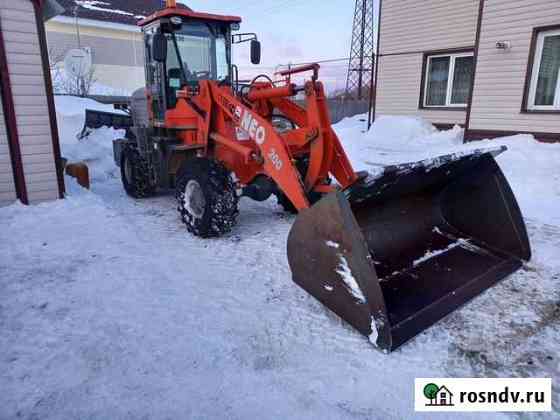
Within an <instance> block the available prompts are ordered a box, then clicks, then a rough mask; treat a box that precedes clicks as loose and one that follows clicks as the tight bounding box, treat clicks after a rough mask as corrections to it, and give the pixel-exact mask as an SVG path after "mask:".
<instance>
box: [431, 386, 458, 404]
mask: <svg viewBox="0 0 560 420" xmlns="http://www.w3.org/2000/svg"><path fill="white" fill-rule="evenodd" d="M424 396H425V397H426V398H427V399H428V402H427V403H426V404H425V405H426V407H453V406H454V405H455V404H453V393H452V392H451V391H450V390H449V389H447V387H446V386H445V385H442V386H438V385H436V384H434V383H429V384H428V385H426V386H425V387H424Z"/></svg>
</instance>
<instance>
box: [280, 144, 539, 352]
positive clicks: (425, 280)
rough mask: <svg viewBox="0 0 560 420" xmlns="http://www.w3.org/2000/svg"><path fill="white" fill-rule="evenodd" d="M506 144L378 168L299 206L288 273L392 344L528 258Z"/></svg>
mask: <svg viewBox="0 0 560 420" xmlns="http://www.w3.org/2000/svg"><path fill="white" fill-rule="evenodd" d="M504 150H505V147H503V148H500V149H493V150H477V151H474V152H469V153H468V154H465V155H449V156H442V157H439V158H436V159H433V160H430V161H423V162H417V163H411V164H406V165H399V166H392V167H387V168H385V171H384V173H383V174H382V175H381V176H379V177H377V178H375V179H366V180H364V181H361V182H360V183H359V184H358V185H356V186H353V187H352V188H351V189H350V190H348V191H344V192H336V193H331V194H329V195H327V196H325V197H324V198H323V199H321V200H320V201H319V202H318V203H317V204H315V205H314V206H313V207H311V208H309V209H306V210H304V211H302V212H301V213H300V214H299V215H298V217H297V219H296V221H295V223H294V225H293V227H292V229H291V231H290V234H289V238H288V260H289V263H290V268H291V270H292V274H293V280H294V281H295V282H296V283H297V284H298V285H300V286H301V287H302V288H303V289H305V290H306V291H307V292H309V293H310V294H311V295H313V296H314V297H316V298H317V299H318V300H319V301H321V302H322V303H323V304H324V305H325V306H327V307H328V308H330V309H331V310H332V311H334V312H335V313H336V314H338V315H339V316H340V317H342V318H343V319H344V320H346V321H347V322H348V323H350V324H351V325H352V326H354V327H355V328H356V329H357V330H358V331H360V332H361V333H362V334H364V335H366V336H369V338H370V341H371V342H372V343H373V344H374V345H376V346H377V347H378V348H380V349H381V350H383V351H387V352H388V351H392V350H394V349H395V348H397V347H398V346H400V345H401V344H403V343H404V342H405V341H407V340H409V339H410V338H412V337H414V336H415V335H416V334H418V333H420V332H421V331H423V330H424V329H426V328H427V327H429V326H430V325H432V324H434V323H435V322H437V321H438V320H439V319H441V318H443V317H444V316H445V315H447V314H449V313H450V312H452V311H453V310H454V309H456V308H458V307H459V306H461V305H463V304H464V303H466V302H467V301H469V300H470V299H472V298H473V297H475V296H476V295H478V294H479V293H481V292H482V291H484V290H485V289H487V288H489V287H491V286H492V285H494V284H495V283H497V282H498V281H499V280H501V279H503V278H504V277H506V276H508V275H509V274H511V273H513V272H514V271H516V270H517V269H519V268H520V267H521V266H522V261H523V260H529V259H530V257H531V251H530V246H529V241H528V238H527V232H526V230H525V225H524V222H523V218H522V215H521V212H520V210H519V207H518V205H517V202H516V200H515V197H514V195H513V193H512V191H511V189H510V187H509V184H508V182H507V180H506V179H505V177H504V175H503V173H502V171H501V170H500V168H499V167H498V165H497V163H496V161H495V160H494V156H496V155H497V154H499V153H501V152H503V151H504Z"/></svg>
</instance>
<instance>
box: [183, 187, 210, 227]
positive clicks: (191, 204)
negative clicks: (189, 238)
mask: <svg viewBox="0 0 560 420" xmlns="http://www.w3.org/2000/svg"><path fill="white" fill-rule="evenodd" d="M184 204H185V209H186V210H187V211H188V212H189V213H190V214H191V215H192V216H193V217H194V218H196V219H201V218H202V216H204V209H205V207H206V199H205V198H204V193H203V192H202V187H201V186H200V184H199V183H198V182H197V181H195V180H190V181H189V182H188V183H187V186H186V187H185V198H184Z"/></svg>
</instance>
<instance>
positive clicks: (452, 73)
mask: <svg viewBox="0 0 560 420" xmlns="http://www.w3.org/2000/svg"><path fill="white" fill-rule="evenodd" d="M438 57H449V58H450V60H449V73H448V75H447V93H446V95H445V104H444V105H428V104H427V98H428V83H429V81H430V64H431V62H432V59H434V58H438ZM460 57H474V53H472V52H466V53H456V54H451V53H447V54H435V55H429V56H428V60H427V61H426V68H425V69H424V98H422V104H423V105H424V108H435V109H437V108H466V107H467V103H464V104H452V103H451V96H452V92H453V83H454V82H455V80H454V79H455V60H456V59H457V58H460Z"/></svg>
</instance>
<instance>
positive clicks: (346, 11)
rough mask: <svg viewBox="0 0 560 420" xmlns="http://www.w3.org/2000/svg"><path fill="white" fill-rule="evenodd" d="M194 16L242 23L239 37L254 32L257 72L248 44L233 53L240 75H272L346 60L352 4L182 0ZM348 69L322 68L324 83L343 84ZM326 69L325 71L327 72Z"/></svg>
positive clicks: (344, 0)
mask: <svg viewBox="0 0 560 420" xmlns="http://www.w3.org/2000/svg"><path fill="white" fill-rule="evenodd" d="M181 2H182V3H185V4H186V5H188V6H189V7H190V8H192V9H193V10H195V11H198V12H208V13H218V14H229V15H236V16H240V17H241V18H242V19H243V22H242V23H241V30H240V32H255V33H257V35H258V37H259V40H260V41H261V44H262V60H261V64H260V66H257V67H255V66H253V65H251V64H250V60H249V44H240V45H237V46H235V47H234V61H235V62H236V64H237V65H238V66H239V68H240V73H242V74H243V73H247V72H249V73H251V74H254V73H269V74H270V73H273V72H274V70H275V68H276V66H277V65H280V64H288V63H293V64H297V63H301V62H310V61H318V60H325V59H333V58H343V57H348V55H349V50H350V42H351V38H352V20H353V16H354V4H355V2H354V1H351V0H327V1H325V0H237V1H235V2H233V1H232V2H229V1H228V2H225V1H223V0H206V1H204V0H185V1H181ZM347 65H348V63H347V62H344V61H341V62H338V63H334V64H330V65H328V66H324V69H323V70H324V73H329V76H328V77H331V78H336V79H340V81H339V80H337V84H339V85H341V84H343V83H345V80H344V81H342V79H345V77H346V67H347ZM327 67H328V68H327Z"/></svg>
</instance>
